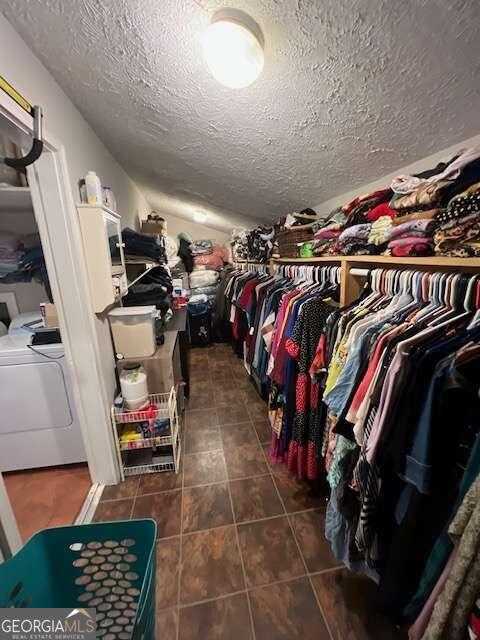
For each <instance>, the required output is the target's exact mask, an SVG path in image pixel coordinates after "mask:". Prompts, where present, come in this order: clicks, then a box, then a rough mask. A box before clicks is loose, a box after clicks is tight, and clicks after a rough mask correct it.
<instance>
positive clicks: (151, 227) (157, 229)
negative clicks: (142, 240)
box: [142, 222, 165, 236]
mask: <svg viewBox="0 0 480 640" xmlns="http://www.w3.org/2000/svg"><path fill="white" fill-rule="evenodd" d="M164 230H165V222H163V223H160V222H142V233H147V234H150V235H154V236H155V235H162V234H163V233H164Z"/></svg>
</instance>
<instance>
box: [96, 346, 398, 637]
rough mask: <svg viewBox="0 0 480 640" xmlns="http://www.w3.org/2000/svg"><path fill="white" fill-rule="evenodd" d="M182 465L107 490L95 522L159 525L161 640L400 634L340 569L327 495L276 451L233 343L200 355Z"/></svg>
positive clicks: (361, 583) (365, 587)
mask: <svg viewBox="0 0 480 640" xmlns="http://www.w3.org/2000/svg"><path fill="white" fill-rule="evenodd" d="M190 367H191V398H190V400H189V405H188V408H187V411H186V419H185V430H184V454H183V463H182V468H181V471H180V473H179V474H178V475H176V474H171V473H169V474H165V473H163V474H157V475H152V476H143V477H141V478H129V479H127V480H126V481H125V482H124V483H123V484H122V485H118V486H115V487H108V488H107V489H106V490H105V492H104V495H103V497H102V502H100V504H99V506H98V508H97V512H96V514H95V520H97V521H101V520H116V519H119V520H120V519H128V518H135V517H151V518H154V519H155V520H156V521H157V525H158V541H157V638H159V639H161V640H221V639H222V640H223V639H227V638H228V640H372V639H375V640H401V639H403V638H405V637H406V635H405V634H404V632H402V631H400V630H398V629H395V628H394V627H393V626H391V625H390V624H389V623H388V622H387V621H386V620H384V619H383V618H381V617H380V616H379V615H377V614H376V613H375V611H374V607H373V596H374V591H375V587H374V585H373V583H371V582H370V581H369V580H367V579H366V578H363V577H362V576H359V575H356V574H353V573H351V572H349V571H347V570H346V569H344V568H342V567H341V566H339V564H338V562H337V561H336V560H335V558H334V557H333V556H332V554H331V552H330V547H329V544H328V542H327V541H326V540H325V538H324V535H323V530H324V517H325V505H326V497H325V494H324V492H323V491H322V489H321V488H319V487H315V486H312V485H309V484H307V483H305V482H298V481H297V480H296V479H295V478H294V477H293V476H292V475H291V474H290V473H289V472H288V471H287V470H286V469H285V467H284V466H280V465H271V464H270V462H269V460H268V458H267V456H266V455H265V451H266V446H265V445H266V444H267V443H268V442H269V438H270V431H269V426H268V423H267V419H266V405H265V403H264V402H263V401H262V400H261V399H260V398H259V397H258V396H257V395H256V391H255V390H254V389H253V387H252V385H251V382H250V380H249V379H248V377H247V376H246V374H245V371H244V369H243V365H242V363H241V361H240V360H239V359H238V358H237V357H236V356H234V355H233V354H232V350H231V348H230V346H228V345H214V346H211V347H208V348H207V349H195V350H192V351H191V352H190Z"/></svg>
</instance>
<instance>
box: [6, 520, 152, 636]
mask: <svg viewBox="0 0 480 640" xmlns="http://www.w3.org/2000/svg"><path fill="white" fill-rule="evenodd" d="M156 536H157V526H156V524H155V522H154V520H129V521H122V522H105V523H99V524H86V525H80V526H73V527H58V528H54V529H45V530H44V531H40V532H39V533H37V534H36V535H34V536H33V538H32V539H31V540H30V541H29V542H28V543H27V544H26V545H25V546H24V547H23V548H22V549H21V550H20V551H19V552H18V553H17V554H16V555H15V556H14V557H13V558H11V559H10V560H7V561H6V562H4V563H3V564H0V607H17V608H23V607H37V608H43V607H62V608H72V609H74V608H88V607H94V608H95V609H96V618H97V638H104V640H113V639H115V640H123V639H124V640H137V639H138V640H140V638H142V639H145V640H153V639H154V638H155V540H156Z"/></svg>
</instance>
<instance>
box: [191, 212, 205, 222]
mask: <svg viewBox="0 0 480 640" xmlns="http://www.w3.org/2000/svg"><path fill="white" fill-rule="evenodd" d="M207 217H208V216H207V214H206V213H204V212H203V211H194V212H193V219H194V220H195V222H200V224H203V223H205V222H206V221H207Z"/></svg>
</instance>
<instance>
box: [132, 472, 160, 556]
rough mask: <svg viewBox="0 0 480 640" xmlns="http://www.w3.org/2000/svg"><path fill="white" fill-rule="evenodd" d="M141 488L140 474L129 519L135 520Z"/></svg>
mask: <svg viewBox="0 0 480 640" xmlns="http://www.w3.org/2000/svg"><path fill="white" fill-rule="evenodd" d="M139 489H140V476H138V479H137V488H136V489H135V495H134V496H133V500H132V508H131V509H130V517H129V520H133V514H134V512H135V503H136V502H137V495H138V490H139ZM155 544H157V541H156V540H155Z"/></svg>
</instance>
